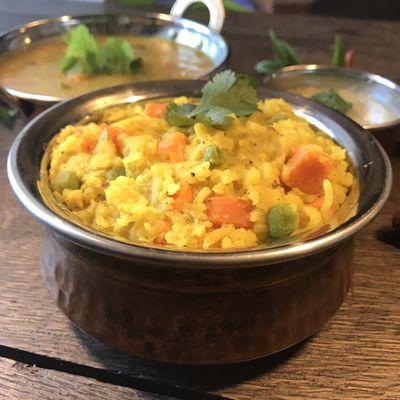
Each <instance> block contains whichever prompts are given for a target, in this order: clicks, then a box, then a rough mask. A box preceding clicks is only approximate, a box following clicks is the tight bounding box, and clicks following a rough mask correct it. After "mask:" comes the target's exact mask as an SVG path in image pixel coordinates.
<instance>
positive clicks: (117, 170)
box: [106, 165, 126, 181]
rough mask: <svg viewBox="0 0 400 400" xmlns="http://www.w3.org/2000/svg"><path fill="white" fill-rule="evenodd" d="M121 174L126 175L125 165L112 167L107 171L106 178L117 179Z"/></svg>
mask: <svg viewBox="0 0 400 400" xmlns="http://www.w3.org/2000/svg"><path fill="white" fill-rule="evenodd" d="M119 176H126V172H125V168H124V166H123V165H121V166H119V167H114V168H111V169H110V170H108V171H107V172H106V179H107V180H108V181H113V180H114V179H117V178H118V177H119Z"/></svg>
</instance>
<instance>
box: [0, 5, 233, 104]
mask: <svg viewBox="0 0 400 400" xmlns="http://www.w3.org/2000/svg"><path fill="white" fill-rule="evenodd" d="M137 17H139V18H151V19H155V20H162V21H168V22H175V23H178V24H180V25H181V26H183V27H185V28H190V29H194V30H196V31H198V32H202V33H205V34H206V35H209V36H211V37H215V38H216V40H217V41H218V43H219V44H220V45H221V48H222V56H221V57H220V61H219V62H217V63H215V64H214V67H213V69H212V70H210V71H209V72H207V73H206V74H204V75H202V76H200V77H199V79H201V78H204V77H206V76H208V75H210V74H212V73H214V72H215V71H216V70H217V69H218V68H219V67H220V66H221V65H223V64H224V63H225V62H226V59H227V58H228V54H229V47H228V44H227V42H226V40H225V39H224V37H223V36H222V35H221V34H220V33H219V32H216V31H214V30H212V29H211V28H209V27H208V26H206V25H203V24H202V23H200V22H196V21H193V20H191V19H188V18H183V17H179V18H178V17H174V16H172V15H169V14H165V13H156V12H147V11H140V10H135V11H134V13H129V14H118V13H105V14H101V13H98V14H78V15H72V14H70V15H62V16H60V17H51V18H42V19H38V20H35V21H31V22H28V23H26V24H21V25H17V26H15V27H13V28H11V29H6V30H4V31H1V32H0V43H1V42H2V41H3V40H4V39H5V38H6V37H7V36H8V35H12V34H17V33H18V32H19V33H21V34H22V33H24V32H25V31H26V30H28V29H31V28H35V27H38V26H44V25H46V24H53V23H62V22H65V21H67V20H68V21H70V20H80V19H88V18H110V19H111V18H137ZM4 54H5V53H4V52H3V53H1V52H0V55H4ZM146 82H148V81H146ZM152 82H154V81H152ZM2 90H4V91H6V92H7V93H8V94H9V95H11V96H13V97H15V98H17V99H21V100H26V101H32V102H35V103H38V104H42V105H51V104H54V103H58V102H60V101H66V100H70V99H71V98H69V99H64V98H61V97H54V96H46V95H35V94H32V93H28V92H23V91H20V90H15V89H11V88H3V89H2ZM100 90H101V89H100Z"/></svg>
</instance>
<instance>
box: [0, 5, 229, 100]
mask: <svg viewBox="0 0 400 400" xmlns="http://www.w3.org/2000/svg"><path fill="white" fill-rule="evenodd" d="M199 1H200V3H203V4H205V5H206V6H207V7H208V9H209V14H210V23H209V27H206V26H205V25H202V24H200V23H197V22H195V21H191V20H188V19H185V18H182V15H183V13H184V12H185V10H186V9H187V8H188V7H189V6H190V5H191V4H192V3H193V2H194V1H193V0H177V1H176V2H175V4H174V5H173V7H172V9H171V15H167V14H159V13H148V12H139V11H135V13H134V14H133V15H81V16H62V17H58V18H50V19H43V20H39V21H34V22H30V23H28V24H25V25H21V26H18V27H17V28H14V29H11V30H9V31H7V32H3V33H2V34H0V56H2V55H5V54H7V53H9V52H14V51H21V50H24V49H27V48H28V47H29V46H31V45H32V44H34V43H37V42H39V41H41V40H43V39H46V38H50V37H53V36H59V35H64V34H65V33H66V32H67V31H68V30H70V29H71V28H73V27H75V26H76V25H79V24H85V25H87V26H88V27H89V29H90V31H91V32H92V33H95V34H98V35H100V34H105V35H135V36H154V37H161V38H164V39H169V40H172V41H175V42H177V43H180V44H184V45H186V46H189V47H192V48H194V49H197V50H201V51H202V52H203V53H204V54H206V55H207V56H208V57H210V58H211V60H212V61H213V64H214V65H213V68H212V69H211V70H209V71H207V73H206V74H205V75H208V74H210V73H211V72H213V71H214V70H215V69H217V68H218V67H219V66H221V65H222V64H223V63H224V61H225V60H226V58H227V56H228V46H227V44H226V42H225V40H224V38H223V37H222V36H221V35H220V34H219V32H220V31H221V29H222V25H223V22H224V19H225V12H224V7H223V3H222V0H212V1H210V0H199ZM205 75H203V76H205ZM199 77H200V76H199ZM2 89H3V90H4V91H5V92H6V93H7V94H8V95H9V96H8V100H10V98H11V99H12V98H14V99H15V100H18V99H22V100H28V101H30V102H34V103H37V104H40V105H45V106H49V105H51V104H54V103H56V102H58V101H61V100H65V99H64V98H58V97H52V96H44V95H40V94H38V93H34V92H22V91H18V90H15V89H13V88H11V87H3V88H2ZM16 103H17V102H16ZM17 105H18V104H17Z"/></svg>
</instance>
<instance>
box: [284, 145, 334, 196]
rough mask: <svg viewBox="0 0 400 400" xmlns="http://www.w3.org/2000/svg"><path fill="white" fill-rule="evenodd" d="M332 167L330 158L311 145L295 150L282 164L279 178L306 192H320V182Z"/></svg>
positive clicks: (321, 188)
mask: <svg viewBox="0 0 400 400" xmlns="http://www.w3.org/2000/svg"><path fill="white" fill-rule="evenodd" d="M332 168H333V162H332V160H331V159H330V158H329V157H328V155H326V154H325V153H322V152H321V151H318V150H316V149H314V148H313V147H312V146H304V147H302V148H300V149H299V150H297V151H296V152H295V153H294V154H293V155H292V156H291V157H290V158H289V159H288V161H287V162H286V164H285V165H284V166H283V169H282V174H281V180H282V182H283V183H284V184H285V185H286V186H288V187H290V188H293V187H297V188H299V189H300V190H301V191H302V192H304V193H308V194H320V193H322V191H323V187H322V183H323V182H324V179H326V178H327V177H328V175H329V174H330V172H331V171H332Z"/></svg>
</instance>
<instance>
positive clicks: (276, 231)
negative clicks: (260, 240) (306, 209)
mask: <svg viewBox="0 0 400 400" xmlns="http://www.w3.org/2000/svg"><path fill="white" fill-rule="evenodd" d="M267 221H268V229H269V234H270V236H271V237H273V238H276V239H279V238H283V237H285V236H289V235H290V234H291V233H293V231H294V230H295V229H296V228H297V226H298V223H299V217H298V215H297V212H296V211H295V210H294V209H293V207H292V206H291V205H290V204H275V205H274V206H272V207H271V208H270V209H269V211H268V215H267Z"/></svg>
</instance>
